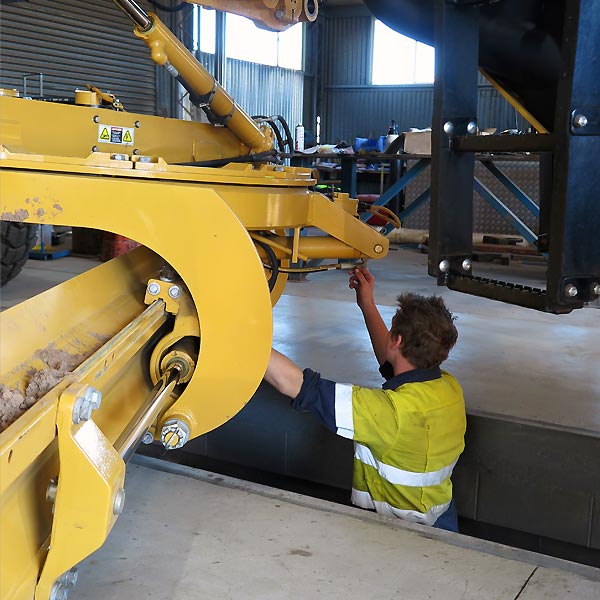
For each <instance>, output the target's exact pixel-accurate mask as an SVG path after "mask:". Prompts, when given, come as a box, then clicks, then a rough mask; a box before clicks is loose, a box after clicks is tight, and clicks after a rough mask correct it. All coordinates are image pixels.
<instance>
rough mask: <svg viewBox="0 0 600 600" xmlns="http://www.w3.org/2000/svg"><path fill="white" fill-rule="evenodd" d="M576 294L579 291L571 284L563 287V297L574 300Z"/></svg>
mask: <svg viewBox="0 0 600 600" xmlns="http://www.w3.org/2000/svg"><path fill="white" fill-rule="evenodd" d="M578 293H579V290H578V289H577V287H576V286H574V285H573V284H572V283H569V284H567V285H566V286H565V295H566V296H568V297H569V298H575V296H577V294H578Z"/></svg>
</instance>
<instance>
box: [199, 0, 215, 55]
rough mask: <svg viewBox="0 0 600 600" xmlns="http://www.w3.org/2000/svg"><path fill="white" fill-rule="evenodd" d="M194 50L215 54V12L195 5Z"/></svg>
mask: <svg viewBox="0 0 600 600" xmlns="http://www.w3.org/2000/svg"><path fill="white" fill-rule="evenodd" d="M193 8H194V13H195V14H194V50H198V49H199V50H200V52H206V53H207V54H214V53H215V31H216V18H215V11H214V10H209V9H207V8H203V7H201V6H198V5H197V4H194V7H193Z"/></svg>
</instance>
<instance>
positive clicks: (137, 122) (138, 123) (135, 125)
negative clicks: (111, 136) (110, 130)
mask: <svg viewBox="0 0 600 600" xmlns="http://www.w3.org/2000/svg"><path fill="white" fill-rule="evenodd" d="M133 125H134V127H138V128H139V127H141V125H142V124H141V123H140V122H139V121H136V122H135V123H134V124H133Z"/></svg>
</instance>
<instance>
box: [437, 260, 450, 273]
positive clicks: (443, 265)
mask: <svg viewBox="0 0 600 600" xmlns="http://www.w3.org/2000/svg"><path fill="white" fill-rule="evenodd" d="M438 269H439V270H440V271H441V272H442V273H447V272H448V271H449V270H450V261H448V260H447V259H444V260H441V261H440V264H439V265H438Z"/></svg>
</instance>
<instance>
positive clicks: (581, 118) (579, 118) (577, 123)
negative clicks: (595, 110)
mask: <svg viewBox="0 0 600 600" xmlns="http://www.w3.org/2000/svg"><path fill="white" fill-rule="evenodd" d="M587 124H588V118H587V117H586V116H585V115H582V114H577V115H575V116H574V117H573V127H577V129H581V128H582V127H585V126H586V125H587Z"/></svg>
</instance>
